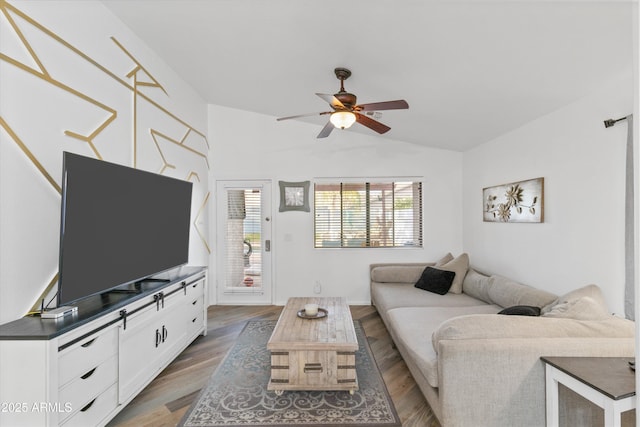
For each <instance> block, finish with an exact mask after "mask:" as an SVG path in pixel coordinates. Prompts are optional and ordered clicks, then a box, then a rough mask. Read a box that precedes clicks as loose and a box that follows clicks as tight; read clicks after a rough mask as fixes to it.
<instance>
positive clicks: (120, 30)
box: [0, 0, 210, 323]
mask: <svg viewBox="0 0 640 427" xmlns="http://www.w3.org/2000/svg"><path fill="white" fill-rule="evenodd" d="M0 7H3V8H5V11H6V12H7V13H8V14H9V16H10V17H11V20H9V19H7V18H6V16H5V15H4V14H3V13H0V52H2V54H3V55H5V56H6V57H7V58H9V59H2V58H0V76H2V77H1V78H0V94H1V96H0V119H1V121H2V123H1V126H0V323H4V322H8V321H11V320H14V319H16V318H19V317H21V316H23V315H25V313H26V312H27V311H28V310H29V309H30V308H31V307H32V305H33V304H34V303H36V302H37V301H38V297H39V295H40V294H41V293H42V292H43V291H44V290H45V289H46V288H47V286H48V284H49V283H52V279H54V278H55V276H56V273H57V269H58V244H59V237H58V234H59V228H60V225H59V224H60V192H59V187H60V179H61V175H62V152H63V151H70V152H74V153H78V154H82V155H85V156H91V157H102V158H103V159H104V160H107V161H110V162H114V163H119V164H123V165H127V166H133V165H134V132H135V135H136V139H137V143H136V146H137V149H136V150H135V151H136V152H137V161H136V162H135V163H136V164H135V166H136V167H137V168H139V169H144V170H148V171H151V172H156V173H162V174H164V175H167V176H172V177H175V178H180V179H184V180H189V181H191V182H193V184H194V191H193V203H192V227H191V242H190V259H189V263H190V264H192V265H206V264H207V262H208V257H209V250H208V249H207V245H206V244H205V241H206V240H208V233H209V232H208V226H207V218H208V212H207V208H208V206H207V203H206V201H207V195H208V186H207V184H208V173H209V169H208V166H207V161H206V156H207V155H208V147H207V139H206V130H207V122H206V115H207V113H206V111H207V110H206V105H205V103H204V101H203V100H202V99H201V98H200V97H199V95H198V94H196V93H195V92H194V91H193V89H192V88H191V87H189V86H188V85H187V84H186V83H184V82H183V81H182V80H181V79H180V78H179V77H178V76H177V75H176V74H175V73H174V72H173V71H172V70H171V69H170V68H169V67H168V66H167V65H166V64H165V63H164V62H163V61H162V59H160V58H159V57H157V55H155V53H154V52H152V51H151V50H150V49H149V48H148V47H147V46H146V45H144V44H143V43H142V42H141V41H140V40H139V39H138V38H137V37H136V36H135V35H134V34H133V33H132V32H131V30H130V29H129V28H128V27H126V26H125V25H124V24H122V22H121V21H119V20H118V19H117V18H116V17H115V16H113V14H112V13H111V12H110V11H109V10H108V9H106V8H105V7H104V6H103V4H102V3H100V2H97V1H55V2H53V1H20V0H11V1H9V2H8V3H5V2H2V3H1V4H0ZM14 24H15V25H14ZM20 35H21V36H22V37H21V36H20ZM112 37H113V38H112ZM23 39H24V40H26V43H25V42H24V41H23ZM116 41H117V43H116ZM135 81H138V82H143V83H146V85H144V86H140V85H138V86H137V88H138V96H134V93H135V91H134V89H133V88H134V83H135ZM149 84H151V85H152V86H149ZM154 84H158V85H159V86H153V85H154ZM145 97H146V98H145ZM114 112H115V114H114ZM105 123H106V125H105ZM152 130H153V131H154V132H156V133H155V135H154V136H155V139H154V138H153V137H152ZM65 131H71V132H73V133H75V134H78V135H82V136H85V137H90V138H88V140H90V142H91V143H92V144H89V143H88V142H87V141H85V140H81V139H78V138H76V137H72V136H69V134H67V133H65ZM198 153H200V154H198ZM202 154H204V157H203V155H202ZM56 187H57V188H56ZM201 207H203V212H202V213H201V215H200V216H199V217H198V216H197V214H198V211H199V209H200V208H201ZM96 226H99V224H96ZM199 231H200V232H201V233H202V235H203V236H204V238H201V237H200V234H199ZM207 243H209V244H210V242H207ZM87 250H89V251H90V250H91V248H87ZM90 279H91V278H87V280H90ZM55 290H56V287H55V286H54V288H53V291H52V293H50V294H49V295H48V296H47V300H48V299H49V298H51V297H53V293H54V292H55Z"/></svg>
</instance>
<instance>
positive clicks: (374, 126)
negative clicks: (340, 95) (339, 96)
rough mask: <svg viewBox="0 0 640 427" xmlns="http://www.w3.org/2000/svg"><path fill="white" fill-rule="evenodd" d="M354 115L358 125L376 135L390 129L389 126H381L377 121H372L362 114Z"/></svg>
mask: <svg viewBox="0 0 640 427" xmlns="http://www.w3.org/2000/svg"><path fill="white" fill-rule="evenodd" d="M355 115H356V121H357V122H358V123H360V124H361V125H363V126H366V127H368V128H369V129H371V130H374V131H376V132H378V133H385V132H388V131H389V130H390V129H391V128H390V127H389V126H387V125H385V124H382V123H380V122H379V121H377V120H373V119H372V118H369V117H367V116H365V115H364V114H360V113H355Z"/></svg>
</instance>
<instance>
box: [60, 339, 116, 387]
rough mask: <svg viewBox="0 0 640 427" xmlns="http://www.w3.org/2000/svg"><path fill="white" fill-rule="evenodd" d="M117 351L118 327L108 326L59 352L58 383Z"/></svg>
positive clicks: (73, 377)
mask: <svg viewBox="0 0 640 427" xmlns="http://www.w3.org/2000/svg"><path fill="white" fill-rule="evenodd" d="M117 351H118V329H117V328H115V327H114V328H110V329H108V330H105V331H100V332H97V333H96V334H94V335H92V336H89V337H87V338H85V339H84V340H81V341H80V342H78V343H76V344H74V345H73V346H71V347H69V348H66V349H64V350H63V351H61V352H60V365H59V372H58V374H59V383H58V384H60V386H64V385H65V384H66V383H68V382H69V381H72V380H74V379H76V378H78V377H80V376H81V375H84V374H86V373H87V372H88V371H90V370H91V369H93V368H95V367H96V366H97V365H98V364H99V363H101V362H102V361H104V360H106V359H107V358H109V357H110V356H113V355H114V354H116V353H117Z"/></svg>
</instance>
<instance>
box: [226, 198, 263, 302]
mask: <svg viewBox="0 0 640 427" xmlns="http://www.w3.org/2000/svg"><path fill="white" fill-rule="evenodd" d="M227 207H228V209H227V211H228V215H227V227H226V228H227V230H226V231H227V235H226V253H227V256H226V268H227V274H226V283H225V287H226V292H243V293H256V292H262V276H261V274H262V259H261V258H262V257H261V253H262V251H261V249H262V248H261V242H262V236H261V230H262V229H261V222H260V221H261V218H262V214H261V191H260V189H250V190H249V189H227Z"/></svg>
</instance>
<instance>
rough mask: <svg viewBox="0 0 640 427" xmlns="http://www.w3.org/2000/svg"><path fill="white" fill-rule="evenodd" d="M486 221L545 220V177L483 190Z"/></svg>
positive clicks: (484, 218)
mask: <svg viewBox="0 0 640 427" xmlns="http://www.w3.org/2000/svg"><path fill="white" fill-rule="evenodd" d="M482 200H483V203H484V212H483V220H484V221H485V222H544V178H535V179H529V180H526V181H519V182H512V183H510V184H502V185H496V186H495V187H487V188H484V189H483V190H482Z"/></svg>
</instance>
